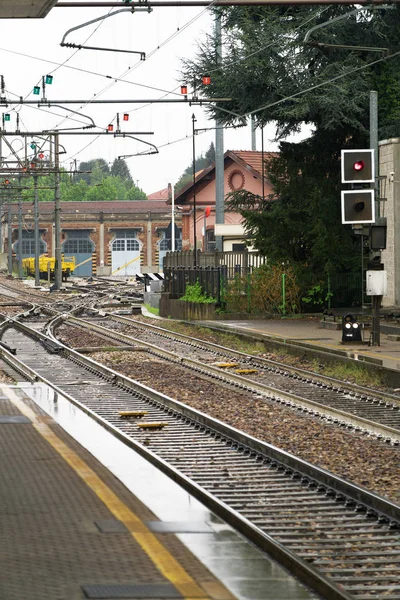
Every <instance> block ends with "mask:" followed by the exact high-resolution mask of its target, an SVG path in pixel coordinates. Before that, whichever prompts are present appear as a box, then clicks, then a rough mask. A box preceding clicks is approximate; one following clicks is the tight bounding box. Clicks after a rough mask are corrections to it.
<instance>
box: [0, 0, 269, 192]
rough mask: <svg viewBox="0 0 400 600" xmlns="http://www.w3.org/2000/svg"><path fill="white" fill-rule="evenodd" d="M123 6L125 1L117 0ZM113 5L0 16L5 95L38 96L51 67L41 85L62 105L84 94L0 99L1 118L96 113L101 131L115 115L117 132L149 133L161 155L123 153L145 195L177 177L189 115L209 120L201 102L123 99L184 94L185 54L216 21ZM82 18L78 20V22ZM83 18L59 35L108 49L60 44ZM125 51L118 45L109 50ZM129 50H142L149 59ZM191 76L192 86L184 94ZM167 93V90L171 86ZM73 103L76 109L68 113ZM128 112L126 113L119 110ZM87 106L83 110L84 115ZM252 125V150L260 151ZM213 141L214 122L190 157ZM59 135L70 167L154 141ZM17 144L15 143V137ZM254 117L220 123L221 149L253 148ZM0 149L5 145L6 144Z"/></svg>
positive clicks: (200, 124) (26, 121)
mask: <svg viewBox="0 0 400 600" xmlns="http://www.w3.org/2000/svg"><path fill="white" fill-rule="evenodd" d="M121 8H126V5H124V4H123V3H122V2H121ZM115 10H118V9H109V8H103V9H101V8H96V7H93V8H53V9H52V10H51V11H50V13H49V14H48V15H47V17H46V18H44V19H9V20H0V65H1V67H0V75H3V77H4V83H5V95H6V97H7V98H9V99H17V98H18V97H20V96H22V97H24V98H26V99H30V100H35V99H37V98H38V96H34V95H33V87H34V86H35V85H41V81H42V77H43V76H46V75H47V74H51V75H53V83H52V85H47V86H46V90H45V91H46V97H47V99H48V100H51V101H52V102H57V104H59V105H63V101H65V100H73V99H77V100H82V103H81V104H76V105H75V104H74V105H70V104H64V106H65V109H64V108H60V107H57V108H56V107H48V106H46V107H41V108H38V107H37V106H32V105H30V106H29V105H24V106H22V107H21V106H20V105H19V106H16V105H10V106H9V107H8V108H5V107H2V109H1V110H2V112H3V113H4V112H7V113H10V115H11V120H10V121H9V122H7V123H6V124H5V127H6V130H7V131H14V130H15V126H16V112H17V111H18V112H19V115H20V128H21V130H22V131H24V130H25V131H42V130H45V129H53V128H59V129H62V128H66V127H81V126H84V125H86V124H87V123H88V122H89V119H88V118H87V117H90V118H91V119H93V121H94V122H95V124H96V129H94V130H93V131H97V132H99V131H104V130H106V129H107V126H108V124H109V123H113V124H114V130H115V129H116V115H117V113H119V115H120V129H121V131H126V132H128V131H131V132H133V131H134V132H139V131H141V132H154V134H153V135H146V136H144V135H143V136H140V135H135V137H138V138H140V139H143V140H146V141H149V142H150V143H151V144H153V145H155V146H156V147H157V148H158V151H159V152H158V154H152V155H148V156H133V157H130V158H128V157H127V158H126V162H127V164H128V167H129V169H130V172H131V175H132V178H133V180H134V181H135V183H136V184H137V185H138V186H139V187H140V188H141V189H143V190H144V191H145V192H146V194H151V193H153V192H156V191H158V190H161V189H163V188H165V187H167V185H168V183H170V182H171V183H174V182H175V181H177V180H178V179H179V177H180V175H181V174H182V172H183V171H184V170H185V168H186V167H187V166H189V165H190V164H191V162H192V156H193V142H192V114H194V115H195V117H196V128H198V129H203V128H210V127H211V128H212V127H213V126H214V122H213V121H211V120H209V119H208V118H207V115H206V113H205V111H204V109H203V108H202V107H200V106H189V104H151V105H148V104H145V103H140V104H133V103H129V102H128V100H130V99H131V100H133V99H135V100H146V99H150V98H151V99H158V98H163V97H167V98H181V95H180V84H181V83H183V82H182V81H181V77H180V74H179V71H180V66H181V59H182V58H191V57H194V56H195V54H196V51H197V43H198V42H199V41H204V40H205V36H206V35H207V34H210V33H212V30H213V20H212V17H211V15H210V14H209V11H208V10H207V9H204V8H199V7H168V8H161V7H160V8H155V9H154V10H153V11H152V12H151V13H148V12H147V11H143V12H139V11H136V12H135V13H134V14H131V12H130V11H128V12H122V13H118V14H116V15H114V16H112V17H108V18H106V19H101V20H99V21H96V22H95V23H91V24H88V22H89V21H93V20H95V19H97V18H99V17H103V16H106V15H107V14H109V13H110V12H111V11H115ZM84 24H86V25H85V26H84V27H80V26H82V25H84ZM75 27H79V29H78V30H75V31H72V32H71V33H69V34H68V35H67V36H66V37H65V42H67V43H75V44H85V43H86V45H90V46H96V47H103V48H110V49H112V50H113V51H102V50H86V49H81V50H76V49H71V48H65V47H61V46H60V42H61V41H62V39H63V38H64V36H65V34H66V33H67V31H68V30H70V29H72V28H75ZM116 49H119V50H129V51H130V52H116V51H115V50H116ZM131 51H136V52H144V53H146V60H140V55H138V54H134V53H132V52H131ZM190 91H191V89H190V85H189V95H190ZM167 93H168V95H167ZM94 99H98V100H100V99H101V100H108V101H109V100H123V101H124V102H123V103H121V104H114V103H107V104H100V105H95V104H93V103H92V102H91V101H92V100H94ZM70 109H73V110H74V111H77V112H79V113H80V114H79V115H76V114H72V113H70ZM125 112H127V113H129V121H128V122H124V121H123V120H122V115H123V114H124V113H125ZM84 115H86V117H85V116H84ZM273 137H274V128H273V127H272V126H267V127H266V128H265V130H264V150H265V151H271V150H276V149H277V145H276V144H275V143H273V141H272V140H273ZM260 140H261V136H260V132H259V131H258V133H257V150H261V141H260ZM212 141H215V131H212V130H211V131H207V132H205V133H198V134H197V135H196V136H195V153H196V156H199V155H200V154H204V153H205V152H206V150H207V149H208V148H209V146H210V143H211V142H212ZM60 143H61V144H62V145H63V146H64V148H65V151H66V153H65V154H63V155H61V157H60V159H61V161H62V166H63V167H65V168H66V169H67V170H68V169H71V166H72V165H73V161H75V160H76V161H77V164H78V167H79V163H80V162H82V161H88V160H91V159H94V158H104V159H105V160H106V161H107V162H109V163H110V164H112V162H113V161H114V159H115V158H118V156H128V155H132V154H137V153H140V152H146V151H147V150H148V149H149V148H150V146H148V145H146V144H145V143H143V142H138V141H136V140H132V139H128V138H125V139H118V138H117V139H116V138H114V137H113V136H100V137H97V136H87V135H74V136H71V135H63V134H62V133H60ZM13 147H15V148H16V149H17V148H20V142H19V141H17V140H16V141H15V142H13ZM250 149H251V131H250V126H247V127H244V128H241V129H226V130H225V131H224V150H225V151H226V150H250ZM3 155H5V152H4V150H3Z"/></svg>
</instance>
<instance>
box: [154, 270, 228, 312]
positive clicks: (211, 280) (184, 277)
mask: <svg viewBox="0 0 400 600" xmlns="http://www.w3.org/2000/svg"><path fill="white" fill-rule="evenodd" d="M224 278H225V273H224V269H223V268H221V267H205V268H204V267H175V268H164V291H165V292H169V294H170V298H172V299H177V298H182V296H184V295H185V292H186V286H187V285H194V284H195V283H197V282H199V284H200V285H201V288H202V290H203V292H204V293H205V294H206V295H207V296H210V297H212V298H215V299H216V301H217V303H218V304H220V303H221V288H222V285H223V281H224Z"/></svg>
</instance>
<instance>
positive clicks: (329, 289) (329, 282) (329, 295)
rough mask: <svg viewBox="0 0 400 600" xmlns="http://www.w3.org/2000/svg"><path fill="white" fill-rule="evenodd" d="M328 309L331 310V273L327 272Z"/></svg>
mask: <svg viewBox="0 0 400 600" xmlns="http://www.w3.org/2000/svg"><path fill="white" fill-rule="evenodd" d="M328 310H329V312H331V275H330V273H328Z"/></svg>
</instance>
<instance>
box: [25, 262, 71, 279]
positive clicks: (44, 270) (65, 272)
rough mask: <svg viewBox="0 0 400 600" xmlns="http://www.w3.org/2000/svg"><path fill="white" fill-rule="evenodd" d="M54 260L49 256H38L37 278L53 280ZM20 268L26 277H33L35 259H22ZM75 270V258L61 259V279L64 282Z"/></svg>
mask: <svg viewBox="0 0 400 600" xmlns="http://www.w3.org/2000/svg"><path fill="white" fill-rule="evenodd" d="M55 264H56V259H55V258H54V257H49V256H39V276H40V278H41V279H47V278H48V277H49V274H50V279H54V269H55ZM22 266H23V268H24V269H25V272H26V274H27V275H28V276H32V277H34V276H35V259H34V258H33V257H32V256H31V257H29V258H23V259H22ZM74 269H75V256H63V257H62V279H63V280H64V281H65V280H66V279H68V277H70V276H71V275H72V274H73V272H74Z"/></svg>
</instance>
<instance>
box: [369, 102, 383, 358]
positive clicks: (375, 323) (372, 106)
mask: <svg viewBox="0 0 400 600" xmlns="http://www.w3.org/2000/svg"><path fill="white" fill-rule="evenodd" d="M369 147H370V148H371V149H372V150H374V161H375V182H374V187H375V215H376V216H375V224H379V225H380V224H381V222H380V221H381V218H380V206H379V155H378V152H379V146H378V92H375V91H370V93H369ZM370 232H371V228H370ZM369 246H370V252H371V248H372V232H371V233H370V244H369ZM377 267H378V269H382V268H383V265H382V264H381V257H380V255H379V264H378V265H377ZM382 298H383V296H381V295H373V296H371V302H372V339H371V346H380V345H381V324H380V320H379V310H380V307H381V304H382Z"/></svg>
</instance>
